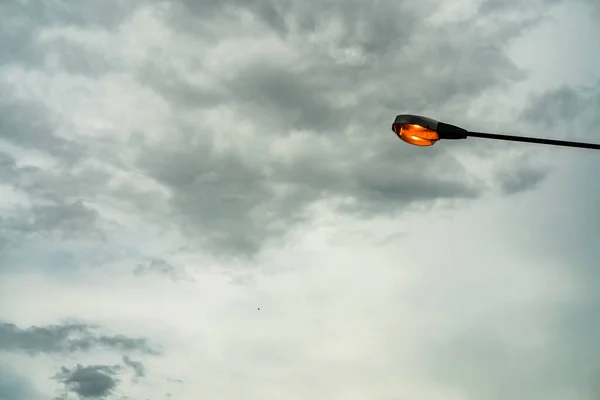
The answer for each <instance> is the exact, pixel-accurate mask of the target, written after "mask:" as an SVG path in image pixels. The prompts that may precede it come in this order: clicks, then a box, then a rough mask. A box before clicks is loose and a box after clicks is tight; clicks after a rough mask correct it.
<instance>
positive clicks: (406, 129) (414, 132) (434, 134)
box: [392, 114, 467, 146]
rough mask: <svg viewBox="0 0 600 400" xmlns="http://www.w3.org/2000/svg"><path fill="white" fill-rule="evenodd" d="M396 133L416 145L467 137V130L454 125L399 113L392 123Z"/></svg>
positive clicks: (429, 144)
mask: <svg viewBox="0 0 600 400" xmlns="http://www.w3.org/2000/svg"><path fill="white" fill-rule="evenodd" d="M392 130H393V131H394V133H395V134H396V135H397V136H398V137H399V138H400V139H402V140H404V141H405V142H406V143H410V144H413V145H415V146H433V145H434V144H435V142H437V141H438V140H440V139H466V138H467V131H466V130H464V129H462V128H459V127H457V126H454V125H449V124H445V123H443V122H438V121H436V120H434V119H431V118H426V117H420V116H418V115H409V114H404V115H398V116H397V117H396V120H395V121H394V124H393V125H392Z"/></svg>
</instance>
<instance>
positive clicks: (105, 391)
mask: <svg viewBox="0 0 600 400" xmlns="http://www.w3.org/2000/svg"><path fill="white" fill-rule="evenodd" d="M118 372H119V367H118V366H109V365H87V366H83V365H81V364H78V365H77V366H76V367H75V368H72V369H69V368H66V367H62V368H61V371H60V372H59V373H57V374H56V375H55V376H54V379H55V380H57V381H58V382H61V383H63V384H64V385H65V388H66V390H67V391H70V392H73V393H76V394H77V395H78V396H79V397H80V398H82V399H103V398H106V397H107V396H108V395H110V394H111V393H112V392H113V391H114V390H115V389H116V387H117V385H118V383H119V379H118V378H117V377H116V375H117V373H118Z"/></svg>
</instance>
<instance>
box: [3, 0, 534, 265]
mask: <svg viewBox="0 0 600 400" xmlns="http://www.w3.org/2000/svg"><path fill="white" fill-rule="evenodd" d="M109 3H110V4H109V5H107V10H110V11H105V10H102V11H97V12H96V11H94V10H95V6H94V5H92V4H91V3H88V2H82V4H81V5H78V6H77V7H76V9H75V10H73V11H69V10H65V9H62V8H61V10H62V11H60V12H58V11H57V12H54V13H51V12H50V11H48V10H49V9H50V8H49V7H50V6H45V7H44V8H43V9H42V10H41V11H39V13H38V14H35V15H36V18H37V19H38V20H40V21H42V23H41V24H40V26H41V27H43V26H45V25H44V24H46V23H47V22H48V21H60V20H61V18H67V17H66V15H67V14H65V13H70V12H73V13H79V14H78V15H77V18H75V20H74V21H73V22H72V23H71V24H74V25H76V26H79V27H91V28H93V29H105V30H111V31H112V30H114V29H115V27H116V26H118V24H120V23H122V22H123V21H125V20H126V18H129V17H130V16H131V15H132V13H134V10H135V7H136V6H137V5H142V4H143V5H145V6H146V5H147V6H150V3H145V2H133V1H132V2H126V3H124V4H123V5H120V4H117V3H116V2H115V3H114V4H113V3H112V2H109ZM435 3H436V2H435V1H434V2H432V4H435ZM515 4H516V2H515ZM540 4H542V3H537V2H535V3H533V5H529V6H528V10H529V11H532V10H533V11H539V8H536V7H541V6H540ZM169 6H170V7H167V8H166V10H167V11H164V10H163V11H161V12H157V13H156V14H155V15H159V16H161V17H162V18H164V22H166V23H167V24H169V26H171V28H172V29H173V32H172V34H173V35H174V40H179V39H182V40H181V43H185V42H186V41H185V40H183V39H185V38H186V37H192V38H193V39H194V40H193V41H191V42H192V43H194V46H200V44H206V45H207V46H210V45H215V44H216V43H219V41H220V40H222V38H231V37H232V35H235V32H232V31H231V29H230V28H229V25H227V26H223V27H220V28H219V27H215V25H214V24H208V23H207V24H203V23H202V21H211V20H213V19H214V18H228V24H236V23H238V21H237V18H239V15H240V13H239V11H240V10H246V11H248V12H251V13H253V14H255V15H256V16H258V18H259V19H260V20H261V21H262V22H263V25H262V27H257V29H263V30H266V31H269V30H270V32H271V35H275V36H276V37H277V38H278V39H279V40H280V41H281V43H282V46H286V48H287V49H288V50H289V53H290V54H291V55H290V59H289V60H287V61H283V60H278V59H275V58H274V59H262V60H259V61H257V60H256V59H252V57H250V56H249V57H248V58H247V59H244V58H243V57H240V61H239V62H238V63H236V65H235V66H230V65H224V66H223V67H222V68H220V69H219V70H218V71H217V72H214V76H210V77H209V78H210V79H209V81H210V82H211V84H212V87H208V88H207V87H200V86H198V85H196V84H194V83H193V82H192V80H191V79H190V77H188V76H187V74H186V73H184V72H182V71H186V70H187V71H197V72H198V73H201V72H202V71H203V68H204V67H205V65H206V64H207V63H208V61H209V60H208V59H202V58H198V56H197V55H194V52H192V51H189V52H186V51H185V50H183V51H180V49H181V48H178V49H174V48H169V49H162V50H161V49H157V50H156V51H157V53H156V54H158V55H160V54H161V53H160V51H168V57H167V56H166V55H165V56H164V57H162V56H157V57H154V58H153V59H152V60H151V61H149V63H148V64H147V65H145V66H140V67H139V68H138V69H137V70H131V71H130V72H131V73H132V74H134V75H133V76H134V77H135V78H136V79H137V80H138V81H139V82H140V83H141V84H143V85H145V86H147V87H150V88H152V89H153V90H154V92H155V93H156V94H157V95H158V96H162V97H163V99H165V100H167V101H168V102H169V104H170V105H173V107H172V111H173V115H172V120H171V125H170V130H171V133H170V134H169V136H168V138H167V140H166V141H165V142H164V143H159V144H158V145H143V144H140V146H139V147H140V150H141V155H140V156H139V158H138V159H137V160H136V162H137V165H136V167H138V168H140V169H141V170H143V171H144V172H145V173H146V174H147V175H148V176H149V177H151V178H153V179H154V180H156V181H157V182H159V183H161V184H162V185H163V186H166V187H167V188H168V189H169V190H170V191H171V192H172V196H171V199H170V200H169V202H168V205H169V206H170V214H164V215H159V216H157V215H153V216H152V217H156V218H157V219H161V220H163V221H165V222H166V221H167V220H171V219H173V220H174V221H176V222H178V226H179V228H180V229H181V230H182V231H183V232H184V233H185V234H186V235H189V236H190V238H191V239H190V241H192V242H194V243H202V244H203V245H205V246H206V247H207V248H208V249H211V250H212V251H214V252H215V253H218V254H228V255H231V254H233V255H253V254H256V253H257V252H258V251H260V249H261V248H262V247H263V245H264V244H265V243H266V242H267V241H276V240H285V234H286V233H287V232H288V231H290V229H293V228H294V227H295V226H297V224H298V223H299V222H301V221H303V219H304V218H305V216H306V213H307V212H308V210H309V209H310V207H311V206H312V205H314V204H315V203H316V202H317V201H320V200H323V199H331V200H343V201H345V202H346V203H347V204H346V206H345V207H344V208H343V210H345V211H348V212H352V213H357V214H361V215H373V214H381V213H388V212H400V211H401V210H402V209H403V208H404V207H406V206H408V205H411V204H414V203H416V202H419V203H431V202H432V201H435V200H437V199H448V198H459V199H469V198H474V197H476V196H478V195H479V194H480V193H481V191H482V189H483V186H482V185H481V183H480V182H477V181H476V180H475V178H474V177H473V176H471V175H469V174H468V172H467V171H464V170H463V168H462V166H461V165H460V162H458V161H457V160H455V159H453V157H452V156H451V155H450V154H448V153H447V152H446V150H444V149H443V148H433V149H426V150H424V151H421V150H420V149H412V148H411V149H408V148H406V147H403V146H402V144H401V143H399V142H398V141H397V139H396V138H394V137H393V134H392V133H391V132H390V128H389V124H390V123H391V120H392V119H393V117H394V116H395V114H397V113H402V112H414V113H426V112H427V111H428V110H429V111H431V110H433V109H436V110H438V112H439V114H440V116H443V114H444V113H446V114H447V113H450V112H451V110H453V109H463V108H466V107H468V105H469V104H470V102H471V101H473V100H474V98H476V96H478V95H479V94H481V93H484V92H486V91H487V90H490V89H493V88H496V87H498V86H501V85H506V84H508V83H511V82H514V81H517V80H519V79H521V78H522V77H523V76H524V74H523V72H522V71H519V70H518V68H517V67H516V66H515V65H514V64H513V63H512V62H511V61H510V60H509V58H508V56H507V55H506V54H505V51H504V46H505V43H506V41H507V40H508V39H511V38H514V37H516V36H518V35H519V34H520V32H521V30H522V29H523V28H524V27H525V26H531V25H532V24H534V23H535V22H536V21H537V19H535V18H532V17H526V16H523V17H520V18H516V19H515V20H514V21H513V20H511V19H510V18H508V17H507V18H503V17H502V16H501V15H500V16H498V14H497V13H496V12H492V11H489V10H485V9H480V10H479V11H478V13H477V14H476V15H475V16H473V17H472V19H469V20H467V21H462V22H456V23H448V24H446V25H445V26H444V27H439V28H433V27H432V26H431V25H430V24H429V23H428V22H427V20H428V18H429V17H430V10H428V9H426V7H423V6H416V5H414V4H413V3H411V2H408V1H391V0H389V1H383V2H380V3H377V5H375V6H374V5H372V4H368V3H365V2H363V1H359V0H352V1H349V2H339V1H325V2H317V3H314V4H312V3H310V4H309V3H306V2H300V1H294V0H285V1H279V2H274V1H267V0H256V1H250V2H242V1H237V0H231V1H226V2H216V1H202V2H192V1H183V0H182V1H172V2H170V3H169ZM13 12H14V10H13ZM531 14H534V15H539V12H538V13H536V12H532V13H531ZM38 17H39V18H38ZM537 18H538V19H539V17H537ZM224 20H225V19H224ZM479 21H483V22H485V23H479ZM48 23H49V22H48ZM253 26H254V25H251V24H250V25H248V26H244V29H252V27H253ZM334 26H337V27H338V28H339V32H338V33H339V34H337V35H335V34H334V35H332V34H331V28H332V27H334ZM261 33H264V34H269V33H268V32H267V33H265V32H261ZM244 34H247V32H246V33H244ZM475 35H477V36H478V37H479V38H480V40H477V41H474V40H472V38H473V37H474V36H475ZM309 37H314V40H308V38H309ZM48 46H54V47H52V48H53V49H54V50H55V51H57V52H58V53H61V54H63V53H64V54H66V55H65V57H66V58H65V60H67V59H70V60H71V61H73V60H85V59H86V57H87V56H88V54H87V53H86V52H85V49H82V48H78V47H77V45H75V44H73V45H72V46H71V44H68V43H64V42H54V43H50V44H48ZM239 51H240V52H243V51H244V49H242V48H240V49H239ZM67 53H68V54H67ZM77 54H81V57H78V56H77ZM242 54H243V53H242ZM348 54H354V56H352V57H354V58H352V57H350V56H348V57H350V58H351V60H350V61H348V60H343V59H342V58H343V57H346V56H345V55H348ZM67 56H68V57H67ZM173 60H177V64H175V63H173V62H172V61H173ZM104 61H107V60H96V61H91V63H92V64H94V65H96V67H98V68H100V67H102V65H103V62H104ZM113 61H114V60H112V61H111V60H108V61H107V62H113ZM65 63H66V64H65V65H64V66H67V64H69V62H67V61H65ZM71 64H73V62H72V63H71ZM73 65H74V64H73ZM182 66H183V67H182ZM73 68H75V69H77V68H80V67H77V66H75V65H74V66H73ZM81 68H83V69H85V68H86V67H85V66H84V67H81ZM107 68H108V67H107ZM14 102H15V99H14V98H7V105H6V107H5V108H6V110H9V111H10V110H12V109H11V108H10V107H17V108H16V110H17V111H18V113H19V114H18V116H19V118H18V119H16V120H14V122H13V123H12V125H11V126H13V125H14V126H15V128H14V129H11V130H10V131H11V132H13V131H14V132H16V133H15V134H13V135H12V136H10V137H9V136H6V138H8V139H6V140H11V141H13V142H14V143H17V144H18V145H20V146H35V145H36V143H40V145H43V147H44V148H49V149H54V150H52V152H53V153H52V154H53V155H54V156H55V157H59V158H61V159H62V158H65V159H69V157H71V159H72V160H74V161H73V162H77V160H79V159H78V158H77V157H82V156H81V155H80V156H76V155H75V153H77V154H85V155H86V156H88V157H97V158H102V160H103V161H105V162H109V163H113V166H114V167H117V168H131V166H130V165H126V164H122V165H121V164H119V157H118V156H116V155H114V154H109V153H111V152H107V151H104V152H103V153H102V152H101V150H99V149H95V150H93V151H92V150H91V147H93V146H92V144H91V143H84V144H79V146H80V147H79V148H77V147H73V146H71V144H70V142H65V141H63V140H62V139H60V138H58V137H55V136H51V135H42V134H41V132H44V131H45V132H53V129H52V126H53V124H54V122H53V121H51V120H50V119H49V118H46V119H43V118H40V119H39V121H41V122H40V123H39V124H33V125H32V123H29V122H28V123H27V124H25V125H24V126H23V127H21V126H19V124H18V122H19V121H20V120H22V119H24V118H27V113H26V111H27V107H26V106H25V105H23V104H21V105H19V104H18V103H14ZM14 104H17V106H15V105H14ZM180 106H181V107H180ZM216 107H224V108H227V109H228V110H230V111H231V112H232V113H233V114H234V115H239V116H240V120H239V121H237V120H234V121H223V123H222V124H220V126H218V127H210V126H202V127H196V126H191V127H190V126H186V125H185V124H184V123H183V122H176V121H182V120H183V118H180V117H182V114H183V113H185V112H186V111H189V110H194V111H195V112H198V113H201V112H205V111H207V110H210V109H212V108H216ZM9 111H7V113H8V114H10V112H9ZM8 114H7V115H8ZM42 114H43V112H42ZM9 121H10V119H9ZM28 121H29V119H28ZM237 124H248V125H249V126H248V128H250V129H254V130H255V131H257V132H259V135H256V136H254V137H252V138H249V139H247V140H248V143H247V146H245V147H246V149H244V150H241V151H230V152H228V151H227V150H225V151H223V152H219V151H217V149H216V147H217V146H216V145H215V143H214V142H213V140H214V139H213V138H214V137H215V136H216V135H217V134H220V133H223V132H227V131H229V134H230V137H231V138H232V139H231V141H234V140H236V136H235V135H236V126H237ZM44 127H46V128H44ZM18 129H24V131H25V132H26V133H27V134H26V135H20V134H18ZM293 131H302V132H303V134H304V135H305V139H304V140H303V141H302V143H300V144H299V145H298V146H296V148H295V151H296V152H295V153H294V154H290V155H282V154H275V152H274V151H273V150H272V149H271V148H270V144H271V143H272V142H273V141H276V140H278V141H282V140H292V132H293ZM5 135H6V134H5ZM28 135H29V136H28ZM28 137H30V139H27V138H28ZM24 138H25V139H24ZM38 139H39V140H42V141H43V140H46V141H48V142H47V143H46V142H39V140H38ZM44 143H45V144H44ZM258 144H260V145H262V146H263V148H262V149H261V150H258V149H259V146H258ZM98 147H99V146H98ZM61 152H62V153H61ZM255 152H258V153H259V154H256V153H255ZM113 153H114V152H113ZM9 173H13V174H14V173H18V174H19V175H18V178H17V179H18V180H19V181H20V182H25V183H20V185H23V186H26V189H27V191H28V193H29V194H30V195H31V196H32V197H33V198H36V199H37V198H44V199H47V198H53V199H54V200H56V199H66V198H69V199H74V200H75V201H76V200H77V199H83V198H84V195H85V199H98V198H100V197H101V196H105V195H106V193H105V188H106V186H107V183H108V182H110V179H111V176H110V174H109V173H107V172H103V171H91V170H87V171H85V173H80V175H75V172H74V169H73V168H64V169H63V170H61V171H60V173H54V174H52V175H51V174H48V173H46V172H45V171H40V170H35V169H30V170H27V171H16V172H9ZM110 195H115V196H122V197H121V198H120V199H119V200H121V201H128V202H130V203H131V204H133V205H134V206H136V209H137V210H139V211H140V212H152V210H147V207H145V206H144V204H151V203H153V202H156V197H154V194H152V193H148V194H147V195H137V194H136V195H135V196H134V195H131V196H126V195H125V194H124V193H115V192H111V193H110ZM55 204H57V206H56V207H58V208H55V209H52V210H48V209H46V208H43V206H42V205H39V206H37V207H38V208H37V209H34V210H33V211H34V212H38V215H39V219H40V221H43V222H44V223H43V224H42V225H43V226H45V227H47V228H48V227H49V226H50V225H48V224H51V223H53V222H54V223H58V222H61V221H62V220H60V219H57V218H53V216H54V217H56V216H58V215H61V213H63V212H65V213H66V212H67V211H69V212H73V213H76V215H77V217H75V216H73V218H74V219H72V220H70V222H69V223H67V222H65V224H63V225H66V226H67V227H68V228H72V227H77V228H81V227H82V226H85V225H86V224H93V221H92V218H93V217H94V214H93V212H92V211H91V210H88V211H89V212H88V213H84V210H83V208H84V207H82V204H83V205H84V204H85V203H70V202H69V203H66V202H65V201H62V202H55ZM77 204H79V205H77ZM86 218H88V219H87V220H86ZM84 221H87V222H84ZM61 223H62V222H61ZM57 229H58V228H57Z"/></svg>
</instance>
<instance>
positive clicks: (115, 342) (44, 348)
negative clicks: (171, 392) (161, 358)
mask: <svg viewBox="0 0 600 400" xmlns="http://www.w3.org/2000/svg"><path fill="white" fill-rule="evenodd" d="M94 330H95V327H92V326H89V325H85V324H63V325H48V326H31V327H29V328H25V329H22V328H19V327H18V326H16V325H14V324H11V323H7V322H2V323H0V350H4V351H22V352H26V353H28V354H32V355H36V354H52V353H55V354H66V353H71V352H79V351H89V350H92V349H97V348H108V349H113V350H119V351H127V352H129V351H137V352H141V353H144V354H153V355H156V354H158V350H157V349H155V348H153V347H152V346H151V345H150V344H149V343H148V341H147V340H146V339H143V338H131V337H128V336H125V335H113V336H110V335H99V334H97V333H95V332H94Z"/></svg>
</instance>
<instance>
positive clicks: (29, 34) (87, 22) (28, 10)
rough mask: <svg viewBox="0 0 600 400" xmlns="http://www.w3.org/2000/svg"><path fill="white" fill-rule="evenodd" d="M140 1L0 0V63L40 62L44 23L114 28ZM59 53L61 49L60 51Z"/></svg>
mask: <svg viewBox="0 0 600 400" xmlns="http://www.w3.org/2000/svg"><path fill="white" fill-rule="evenodd" d="M142 3H143V2H142V1H137V0H126V1H119V2H103V3H102V4H100V3H96V2H93V1H78V2H75V3H72V4H71V3H69V4H66V3H64V2H63V1H60V0H49V1H39V0H38V1H30V2H22V1H3V2H0V15H2V16H3V23H2V26H0V48H2V49H3V51H2V53H0V65H10V64H26V65H32V64H33V65H40V64H43V63H44V61H45V56H46V54H47V52H46V50H47V49H46V48H45V47H44V45H43V44H42V43H40V42H39V40H38V39H39V38H38V36H37V34H38V33H39V31H40V30H41V29H43V28H46V27H55V26H75V27H87V28H104V29H115V28H116V27H117V26H118V25H119V24H121V23H122V22H123V21H124V20H126V19H127V18H129V17H130V16H131V15H132V13H133V12H134V11H135V10H136V7H137V6H139V5H140V4H142ZM59 54H60V53H59Z"/></svg>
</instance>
